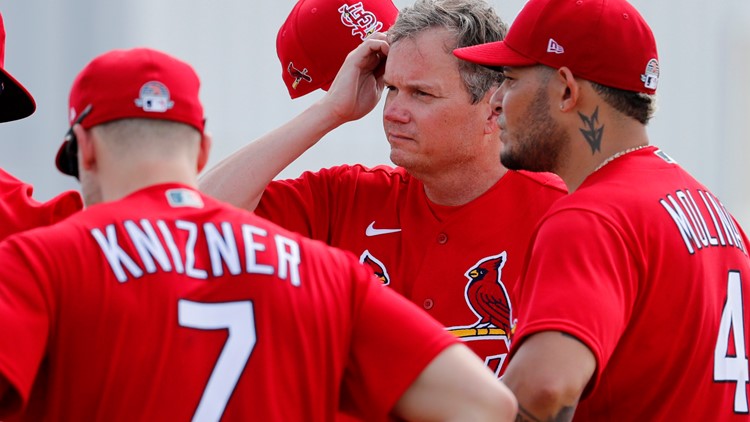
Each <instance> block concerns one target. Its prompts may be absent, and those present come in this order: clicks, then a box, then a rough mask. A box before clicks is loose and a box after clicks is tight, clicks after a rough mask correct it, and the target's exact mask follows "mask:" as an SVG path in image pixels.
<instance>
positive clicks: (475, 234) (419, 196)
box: [256, 165, 566, 374]
mask: <svg viewBox="0 0 750 422" xmlns="http://www.w3.org/2000/svg"><path fill="white" fill-rule="evenodd" d="M565 194H566V190H565V187H564V185H563V183H562V181H561V180H560V179H559V178H558V177H557V176H554V175H551V174H533V173H526V172H515V171H509V172H508V173H507V174H505V175H504V176H503V177H502V178H501V179H500V180H499V181H498V182H497V183H496V184H495V185H494V186H493V187H492V188H491V189H490V190H488V191H487V192H485V193H484V194H483V195H482V196H480V197H478V198H476V199H475V200H473V201H471V202H470V203H468V204H466V205H463V206H458V207H446V206H440V205H437V204H434V203H432V202H431V201H430V200H429V199H427V196H426V195H425V193H424V185H423V184H422V183H421V182H420V181H419V180H417V179H415V178H413V177H411V176H410V175H409V174H408V173H407V172H406V171H405V170H404V169H403V168H395V169H393V168H391V167H387V166H378V167H375V168H372V169H368V168H366V167H363V166H360V165H354V166H340V167H334V168H330V169H323V170H320V171H319V172H315V173H312V172H307V173H304V174H303V175H302V176H301V177H300V178H298V179H293V180H282V181H274V182H271V184H270V185H269V186H268V187H267V189H266V191H265V192H264V194H263V197H262V199H261V201H260V204H259V206H258V208H257V209H256V212H257V213H258V214H259V215H262V216H264V217H266V218H269V219H271V220H272V221H274V222H276V223H278V224H280V225H281V226H283V227H285V228H288V229H290V230H294V231H296V232H298V233H301V234H303V235H305V236H309V237H312V238H314V239H318V240H322V241H324V242H326V243H328V244H330V245H333V246H336V247H340V248H343V249H346V250H349V251H352V252H354V253H355V254H356V255H357V256H359V258H360V262H363V263H365V264H367V265H369V266H370V267H371V268H372V269H373V272H374V273H375V274H376V275H377V276H378V277H379V278H380V279H381V280H382V282H383V283H384V284H385V285H387V286H389V287H391V288H392V289H393V290H395V291H397V292H398V293H400V294H402V295H403V296H405V297H406V298H408V299H409V300H411V301H412V302H414V303H415V304H417V305H418V306H420V307H422V308H423V309H424V310H426V311H427V312H429V313H430V314H431V315H432V316H433V317H435V318H436V319H437V320H438V321H440V322H441V323H442V324H443V325H444V326H445V327H447V329H448V331H450V332H451V333H453V334H454V335H456V336H457V337H460V338H461V339H463V340H464V341H466V343H467V345H468V346H469V347H471V348H472V350H473V351H474V352H475V353H477V354H478V355H479V356H480V357H481V358H482V359H484V361H485V363H486V364H487V365H488V366H489V367H490V368H491V369H492V370H493V371H495V373H496V374H501V373H502V371H503V368H504V362H505V359H506V356H507V353H508V347H509V335H508V333H509V332H510V331H511V330H512V327H513V318H514V316H513V315H514V313H513V312H514V311H513V298H512V297H511V295H510V294H511V290H512V288H513V286H514V285H515V283H516V280H517V279H518V277H519V274H520V270H521V266H522V265H523V257H524V254H525V253H526V251H527V248H528V243H529V240H530V238H531V233H532V231H533V228H534V226H535V225H536V223H537V221H539V219H540V218H541V216H542V215H543V214H544V213H545V212H546V211H547V209H548V208H549V207H550V205H551V204H552V203H553V202H554V201H555V200H557V199H558V198H560V197H562V196H564V195H565Z"/></svg>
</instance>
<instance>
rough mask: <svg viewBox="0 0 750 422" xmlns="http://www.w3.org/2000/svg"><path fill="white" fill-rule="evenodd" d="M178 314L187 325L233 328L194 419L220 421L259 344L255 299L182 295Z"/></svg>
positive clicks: (182, 324) (178, 305) (191, 326)
mask: <svg viewBox="0 0 750 422" xmlns="http://www.w3.org/2000/svg"><path fill="white" fill-rule="evenodd" d="M177 315H178V320H179V324H180V325H181V326H183V327H188V328H197V329H199V330H221V329H227V331H228V332H229V334H228V336H227V342H226V344H225V345H224V348H223V349H222V350H221V353H220V354H219V358H218V360H217V361H216V366H214V370H213V371H212V372H211V376H210V377H209V378H208V383H207V384H206V388H205V390H204V391H203V396H201V401H200V403H198V408H197V409H196V411H195V415H193V421H218V420H219V419H221V415H223V414H224V409H225V408H226V406H227V402H229V398H230V397H232V393H233V392H234V388H235V386H236V385H237V381H239V379H240V375H242V371H243V370H244V369H245V365H246V364H247V360H248V359H249V358H250V355H251V354H252V353H253V348H254V347H255V342H256V334H255V314H254V310H253V303H252V302H251V301H249V300H248V301H242V302H221V303H201V302H192V301H189V300H185V299H181V300H179V301H178V303H177Z"/></svg>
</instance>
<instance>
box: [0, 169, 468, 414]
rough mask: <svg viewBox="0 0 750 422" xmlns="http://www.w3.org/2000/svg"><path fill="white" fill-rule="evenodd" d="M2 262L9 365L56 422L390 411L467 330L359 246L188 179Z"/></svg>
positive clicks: (80, 220) (59, 230) (5, 251)
mask: <svg viewBox="0 0 750 422" xmlns="http://www.w3.org/2000/svg"><path fill="white" fill-rule="evenodd" d="M0 262H2V263H3V265H2V266H0V279H1V280H3V283H1V284H0V320H1V321H3V323H2V328H1V329H0V330H2V331H1V333H2V335H0V374H2V376H4V377H5V378H6V379H7V380H8V381H9V382H10V384H11V388H12V389H14V390H15V391H16V392H17V394H18V397H20V399H21V401H23V402H26V401H27V400H28V399H29V397H30V395H31V394H32V393H31V391H32V389H34V390H37V389H39V390H41V391H34V394H35V395H36V394H38V395H40V396H41V397H42V399H40V401H39V402H38V403H43V405H40V406H42V407H41V408H37V409H31V410H32V411H33V412H36V413H38V414H40V415H43V416H45V417H46V418H47V419H49V420H107V421H117V420H123V421H126V420H127V421H132V420H190V419H191V418H195V419H194V420H218V418H219V417H222V416H223V418H224V420H264V421H266V420H267V421H271V420H279V421H282V420H283V421H288V420H310V421H313V420H320V421H326V420H332V419H333V417H334V415H335V413H336V411H337V409H338V408H339V406H341V407H342V408H344V409H348V410H351V411H353V412H354V413H355V414H359V415H360V416H362V417H364V418H366V419H370V418H377V419H382V418H383V417H385V415H386V414H387V413H388V412H389V411H390V409H391V408H392V407H393V405H394V404H395V402H396V401H397V399H398V398H399V397H400V396H401V394H403V392H404V391H405V390H406V389H407V388H408V386H409V385H410V384H411V383H412V382H413V381H414V379H416V377H417V376H418V375H419V374H420V372H421V371H422V370H423V369H424V368H425V366H426V365H427V364H428V363H429V362H430V361H431V360H432V359H433V358H434V357H435V356H436V355H437V354H438V353H440V352H441V351H442V350H444V349H445V348H446V347H448V346H449V345H452V344H455V343H456V342H457V340H456V339H455V338H454V337H453V336H451V335H449V334H447V333H445V332H444V331H443V330H442V327H441V326H440V324H438V323H437V322H436V321H434V320H433V319H432V318H430V317H429V316H428V315H426V314H424V313H423V312H421V311H420V310H419V309H418V308H416V307H415V306H414V305H413V304H411V303H409V302H408V301H407V300H405V299H403V298H401V297H400V296H399V295H397V294H395V293H393V292H391V291H389V290H388V289H383V288H382V287H381V285H380V284H379V283H378V282H377V280H375V279H374V277H373V276H372V274H371V272H370V271H369V269H367V268H366V267H363V266H361V265H360V264H359V263H358V262H357V260H356V258H355V257H353V256H352V255H351V254H350V253H349V252H344V251H339V250H335V249H333V248H329V247H327V246H325V245H324V244H322V243H321V242H316V241H312V240H309V239H305V238H303V237H302V236H300V235H298V234H295V233H292V232H289V231H286V230H284V229H281V228H279V227H277V226H275V225H273V224H271V223H268V222H267V221H265V220H263V219H261V218H259V217H257V216H254V215H252V214H250V213H247V212H245V211H241V210H239V209H236V208H234V207H231V206H228V205H225V204H222V203H219V202H217V201H215V200H213V199H211V198H209V197H206V196H203V195H201V194H200V193H198V192H197V191H196V190H193V189H190V188H187V187H185V186H182V185H179V184H164V185H157V186H152V187H149V188H146V189H143V190H140V191H137V192H135V193H133V194H131V195H129V196H127V197H125V198H124V199H122V200H120V201H116V202H112V203H105V204H99V205H95V206H92V207H90V208H89V209H87V210H86V211H83V212H81V213H78V214H76V215H74V216H72V217H70V218H69V219H68V220H66V221H65V222H63V223H60V224H57V225H55V226H52V227H48V228H44V229H37V230H30V231H27V232H24V233H21V234H18V235H16V236H13V237H10V238H9V239H8V240H6V241H5V242H3V244H2V245H1V246H0ZM396 327H398V329H395V328H396ZM35 380H36V383H37V384H34V382H35ZM339 397H343V399H342V403H341V405H339ZM38 403H32V404H31V405H34V404H38ZM4 404H5V405H7V404H8V403H4ZM3 410H5V411H8V410H9V408H7V407H6V408H5V409H3Z"/></svg>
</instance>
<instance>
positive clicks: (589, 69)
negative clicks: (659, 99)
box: [453, 0, 659, 94]
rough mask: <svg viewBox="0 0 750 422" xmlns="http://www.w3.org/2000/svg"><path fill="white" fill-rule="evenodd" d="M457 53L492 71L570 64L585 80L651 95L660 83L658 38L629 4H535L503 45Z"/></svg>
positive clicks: (560, 0)
mask: <svg viewBox="0 0 750 422" xmlns="http://www.w3.org/2000/svg"><path fill="white" fill-rule="evenodd" d="M453 54H455V55H456V57H458V58H460V59H463V60H467V61H470V62H473V63H477V64H480V65H484V66H493V67H500V66H531V65H536V64H543V65H546V66H550V67H553V68H560V67H562V66H566V67H568V68H569V69H570V70H571V71H572V72H573V74H575V75H576V76H579V77H581V78H583V79H587V80H589V81H592V82H596V83H599V84H602V85H605V86H609V87H612V88H619V89H623V90H627V91H635V92H644V93H647V94H654V93H655V92H656V85H657V83H658V81H659V60H658V56H657V53H656V41H655V40H654V35H653V33H652V32H651V28H649V26H648V24H646V21H644V20H643V17H642V16H641V15H640V13H638V11H637V10H635V8H634V7H633V6H632V5H630V4H629V3H628V2H627V1H625V0H530V1H529V2H528V3H526V5H525V6H524V7H523V9H522V10H521V12H520V13H519V15H518V17H516V19H515V20H514V21H513V23H512V24H511V26H510V29H509V30H508V35H507V36H506V37H505V39H504V40H503V41H498V42H493V43H487V44H480V45H475V46H470V47H463V48H458V49H456V50H454V51H453Z"/></svg>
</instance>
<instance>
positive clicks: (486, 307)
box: [465, 252, 512, 336]
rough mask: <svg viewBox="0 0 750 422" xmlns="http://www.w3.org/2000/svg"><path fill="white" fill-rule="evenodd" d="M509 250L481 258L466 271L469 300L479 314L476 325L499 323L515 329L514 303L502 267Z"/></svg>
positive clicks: (480, 326)
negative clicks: (503, 278) (512, 312)
mask: <svg viewBox="0 0 750 422" xmlns="http://www.w3.org/2000/svg"><path fill="white" fill-rule="evenodd" d="M507 257H508V254H507V252H502V253H501V254H499V255H495V256H490V257H487V258H484V259H482V260H481V261H479V262H477V264H476V265H475V266H474V267H472V268H471V269H469V271H467V272H466V274H465V275H466V277H467V278H468V279H469V284H467V285H466V302H467V303H468V304H469V306H470V307H471V310H472V311H474V314H476V315H477V316H478V317H479V321H477V322H476V324H474V327H475V328H486V327H489V326H495V327H498V328H501V329H502V330H503V331H505V334H506V335H507V336H510V333H511V321H512V319H511V306H510V297H508V291H507V290H506V289H505V285H504V284H503V282H502V269H503V266H505V262H506V261H507Z"/></svg>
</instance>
